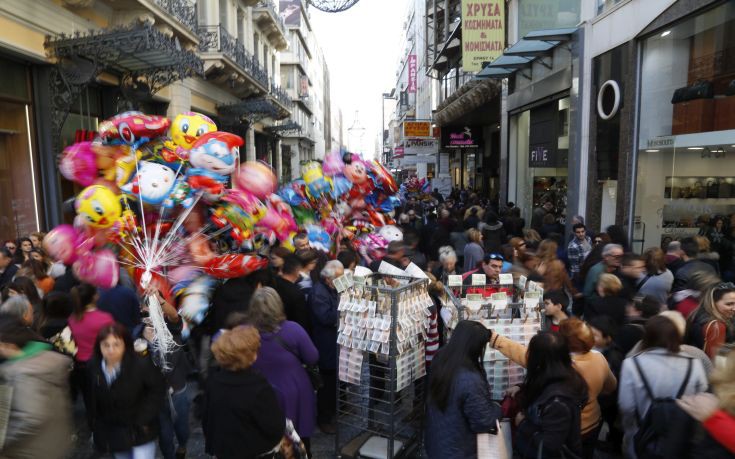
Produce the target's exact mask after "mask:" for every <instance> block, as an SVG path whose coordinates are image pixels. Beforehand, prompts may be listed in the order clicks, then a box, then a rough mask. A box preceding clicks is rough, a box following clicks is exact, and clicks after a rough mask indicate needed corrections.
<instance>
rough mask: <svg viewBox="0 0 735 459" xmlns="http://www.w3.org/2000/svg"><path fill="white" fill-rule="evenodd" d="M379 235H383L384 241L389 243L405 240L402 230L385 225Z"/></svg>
mask: <svg viewBox="0 0 735 459" xmlns="http://www.w3.org/2000/svg"><path fill="white" fill-rule="evenodd" d="M378 234H379V235H381V236H382V237H383V239H385V240H386V241H388V242H393V241H402V240H403V232H402V231H401V230H400V228H398V227H397V226H393V225H385V226H383V227H381V228H380V230H379V231H378Z"/></svg>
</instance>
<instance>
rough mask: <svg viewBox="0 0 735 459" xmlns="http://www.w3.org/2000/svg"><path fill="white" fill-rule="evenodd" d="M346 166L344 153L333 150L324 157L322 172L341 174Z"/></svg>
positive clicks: (325, 173) (333, 174)
mask: <svg viewBox="0 0 735 459" xmlns="http://www.w3.org/2000/svg"><path fill="white" fill-rule="evenodd" d="M344 168H345V163H344V161H342V153H340V151H339V150H333V151H331V152H329V153H327V156H325V157H324V163H323V164H322V172H324V175H328V176H330V177H333V176H335V175H337V174H341V173H342V171H343V170H344Z"/></svg>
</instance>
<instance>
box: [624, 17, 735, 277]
mask: <svg viewBox="0 0 735 459" xmlns="http://www.w3.org/2000/svg"><path fill="white" fill-rule="evenodd" d="M640 79H641V102H640V107H639V118H640V129H639V131H640V134H639V138H638V163H637V166H638V167H637V169H638V171H637V174H638V177H637V186H636V196H635V215H634V221H635V229H634V235H635V239H637V240H638V241H640V243H641V247H642V248H645V247H650V246H655V245H661V246H663V247H665V246H666V245H667V244H668V242H669V241H671V240H677V239H681V238H683V237H687V236H695V235H698V234H699V235H705V236H708V237H709V238H710V241H711V243H712V249H713V250H714V251H718V252H719V253H720V258H721V260H728V261H729V260H730V259H731V256H732V253H731V249H730V247H731V245H730V244H727V243H725V241H726V240H733V237H735V231H734V230H735V218H734V217H733V216H734V215H735V178H734V177H735V4H733V2H729V3H726V4H723V5H721V6H719V7H716V8H714V9H711V10H709V11H706V12H704V13H702V14H700V15H698V16H695V17H692V18H691V19H688V20H685V21H683V22H681V23H678V24H676V25H674V26H672V27H670V28H666V29H663V30H660V31H658V32H656V33H655V34H654V35H652V36H651V37H649V38H647V39H646V40H645V41H644V43H643V56H642V67H641V76H640ZM718 218H719V219H722V220H723V221H724V225H721V228H722V229H721V231H714V230H713V228H714V227H715V226H716V225H715V222H716V221H717V219H718ZM636 248H638V247H636ZM723 263H724V261H723ZM722 267H723V268H727V267H728V266H725V265H724V264H723V266H722Z"/></svg>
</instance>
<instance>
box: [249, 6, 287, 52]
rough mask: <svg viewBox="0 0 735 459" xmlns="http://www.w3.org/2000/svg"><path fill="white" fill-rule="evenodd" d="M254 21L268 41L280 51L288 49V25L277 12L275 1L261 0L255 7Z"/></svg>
mask: <svg viewBox="0 0 735 459" xmlns="http://www.w3.org/2000/svg"><path fill="white" fill-rule="evenodd" d="M253 19H254V20H255V23H256V24H257V25H258V28H260V30H261V31H262V32H263V33H264V34H265V35H266V37H268V41H269V42H271V44H272V45H273V46H274V47H275V48H276V49H277V50H278V51H283V50H285V49H286V48H288V36H287V35H286V25H285V24H284V23H283V20H282V19H281V16H280V15H279V14H278V11H277V10H276V5H275V3H273V0H261V1H259V2H258V3H257V5H255V6H254V7H253Z"/></svg>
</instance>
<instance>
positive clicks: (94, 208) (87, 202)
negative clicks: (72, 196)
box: [74, 185, 122, 228]
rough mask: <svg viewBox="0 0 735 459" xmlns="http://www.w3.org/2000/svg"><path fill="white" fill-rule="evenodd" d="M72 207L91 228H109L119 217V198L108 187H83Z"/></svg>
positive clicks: (120, 209)
mask: <svg viewBox="0 0 735 459" xmlns="http://www.w3.org/2000/svg"><path fill="white" fill-rule="evenodd" d="M74 208H75V209H76V211H77V214H79V216H80V217H82V218H83V220H84V222H85V223H86V224H87V225H88V226H91V227H92V228H109V227H111V226H112V225H114V224H115V222H116V221H118V220H119V219H120V214H121V213H122V206H121V205H120V198H119V197H118V196H117V195H115V193H113V192H112V191H111V190H110V189H109V188H107V187H105V186H102V185H92V186H88V187H87V188H85V189H83V190H82V192H81V193H79V196H77V200H76V202H75V203H74Z"/></svg>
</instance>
